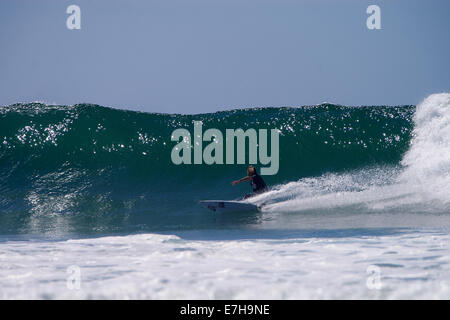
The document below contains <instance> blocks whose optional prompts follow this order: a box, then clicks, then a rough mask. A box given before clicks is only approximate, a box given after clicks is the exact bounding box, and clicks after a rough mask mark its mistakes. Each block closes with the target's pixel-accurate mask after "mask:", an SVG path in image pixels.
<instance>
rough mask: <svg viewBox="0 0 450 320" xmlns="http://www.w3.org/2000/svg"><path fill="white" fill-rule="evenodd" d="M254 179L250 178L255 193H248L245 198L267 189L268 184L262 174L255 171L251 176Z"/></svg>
mask: <svg viewBox="0 0 450 320" xmlns="http://www.w3.org/2000/svg"><path fill="white" fill-rule="evenodd" d="M251 178H252V180H250V185H251V186H252V189H253V193H252V194H247V195H246V196H245V197H244V199H246V198H249V197H251V196H254V195H256V194H259V193H263V192H266V191H267V185H266V183H265V182H264V180H263V178H261V176H260V175H258V174H257V173H255V174H254V175H253V176H251Z"/></svg>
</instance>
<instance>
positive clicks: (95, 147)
mask: <svg viewBox="0 0 450 320" xmlns="http://www.w3.org/2000/svg"><path fill="white" fill-rule="evenodd" d="M414 111H415V107H414V106H399V107H389V106H376V107H345V106H337V105H332V104H323V105H319V106H311V107H296V108H287V107H286V108H256V109H240V110H232V111H224V112H216V113H209V114H199V115H177V114H174V115H172V114H170V115H169V114H152V113H141V112H134V111H125V110H117V109H111V108H105V107H101V106H97V105H86V104H80V105H75V106H49V105H44V104H39V103H31V104H15V105H11V106H7V107H2V108H0V215H1V216H0V233H2V234H9V233H22V232H25V233H33V232H36V233H42V232H45V233H47V232H50V233H67V232H122V231H138V230H168V229H186V228H208V227H214V226H216V224H217V223H216V222H215V221H216V220H215V218H214V217H213V216H211V215H208V213H205V212H204V211H203V210H202V209H201V208H200V207H199V206H198V205H197V202H198V200H200V199H221V198H222V199H233V198H237V197H240V196H242V195H243V194H245V193H249V192H250V187H249V186H248V185H247V184H245V185H239V186H236V187H232V186H231V181H233V180H236V179H238V178H241V177H243V176H245V174H246V167H247V165H245V164H244V165H242V164H241V165H237V164H234V165H226V164H224V165H218V164H214V165H206V164H197V165H194V164H192V165H185V164H181V165H175V164H173V163H172V161H171V150H172V148H173V147H174V146H175V144H176V142H174V141H171V134H172V132H173V131H174V130H175V129H178V128H186V129H188V130H189V131H190V132H191V133H192V131H193V121H196V120H197V121H202V122H203V130H206V129H209V128H216V129H219V130H221V131H222V132H223V133H225V130H226V129H237V128H242V129H244V130H247V129H249V128H253V129H278V130H279V132H280V136H279V142H280V150H279V161H280V169H279V171H278V174H276V175H273V176H265V177H264V179H265V180H266V183H267V184H268V185H272V186H273V185H279V184H283V183H287V182H290V181H297V180H298V179H301V178H305V177H314V176H320V175H323V174H328V173H339V172H348V171H352V170H358V169H362V168H366V167H382V166H397V165H399V163H400V161H401V159H402V156H403V154H404V153H405V152H406V151H407V150H408V148H409V144H410V140H411V132H412V129H413V121H412V117H413V114H414ZM239 219H240V218H239ZM239 219H238V220H239ZM250 220H251V219H250ZM236 223H239V221H237V222H236V221H234V220H233V219H231V220H229V221H228V220H227V221H225V222H224V223H223V224H222V226H225V227H226V226H227V225H229V224H233V225H234V224H236Z"/></svg>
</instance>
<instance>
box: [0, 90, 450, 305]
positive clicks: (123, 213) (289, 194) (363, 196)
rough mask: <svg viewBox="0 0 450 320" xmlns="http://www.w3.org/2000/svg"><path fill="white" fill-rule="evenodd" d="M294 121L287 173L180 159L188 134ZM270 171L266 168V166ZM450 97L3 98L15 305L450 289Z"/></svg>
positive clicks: (2, 194)
mask: <svg viewBox="0 0 450 320" xmlns="http://www.w3.org/2000/svg"><path fill="white" fill-rule="evenodd" d="M194 121H202V123H203V127H204V128H205V129H206V128H217V129H219V130H222V131H223V132H225V130H226V129H228V128H242V129H244V130H246V129H249V128H254V129H272V128H276V129H278V131H279V171H278V173H277V174H276V175H267V176H263V178H264V180H265V181H266V183H267V185H268V186H269V188H270V190H269V192H266V193H263V194H261V195H258V196H255V197H252V198H251V199H250V200H249V201H250V202H252V203H254V204H257V205H260V206H262V209H261V212H259V213H230V214H220V213H215V212H211V211H209V210H207V209H205V208H203V207H202V206H201V205H199V203H198V202H199V201H200V200H207V199H230V200H231V199H239V198H241V197H242V196H243V195H245V194H247V193H249V192H250V186H249V185H248V183H241V184H239V185H237V186H232V185H231V182H232V181H234V180H237V179H239V178H242V177H243V176H245V175H246V168H247V166H248V164H234V165H227V164H222V165H221V164H213V165H207V164H190V165H188V164H181V165H176V164H174V163H173V162H172V161H171V150H172V148H173V147H174V145H175V144H176V142H174V141H171V134H172V132H173V131H174V130H175V129H177V128H186V129H188V130H192V124H193V122H194ZM259 167H260V166H257V168H258V169H260V168H259ZM449 191H450V94H447V93H441V94H433V95H431V96H429V97H427V98H426V99H425V100H424V101H422V102H421V103H419V104H418V105H416V106H414V105H402V106H342V105H336V104H330V103H324V104H320V105H316V106H299V107H277V108H249V109H236V110H231V111H221V112H215V113H207V114H195V115H191V114H189V115H186V114H157V113H144V112H136V111H127V110H119V109H113V108H108V107H103V106H99V105H92V104H78V105H73V106H62V105H48V104H44V103H26V104H23V103H17V104H13V105H9V106H4V107H0V288H1V290H0V299H423V298H432V299H448V298H450V265H449V262H450V254H449V253H450V248H449V239H450V233H449V231H450V192H449Z"/></svg>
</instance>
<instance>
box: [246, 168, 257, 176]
mask: <svg viewBox="0 0 450 320" xmlns="http://www.w3.org/2000/svg"><path fill="white" fill-rule="evenodd" d="M255 174H256V169H255V167H254V166H248V169H247V175H248V176H254V175H255Z"/></svg>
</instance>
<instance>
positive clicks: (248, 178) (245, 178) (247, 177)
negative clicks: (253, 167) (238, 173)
mask: <svg viewBox="0 0 450 320" xmlns="http://www.w3.org/2000/svg"><path fill="white" fill-rule="evenodd" d="M251 179H252V177H250V176H246V177H244V178H242V179H239V180H236V181H233V182H232V183H231V184H232V185H233V186H234V185H236V184H238V183H241V182H244V181H249V180H251Z"/></svg>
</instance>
